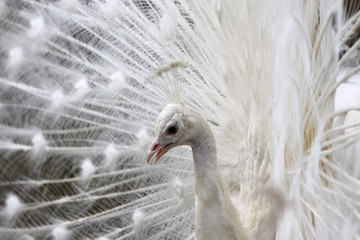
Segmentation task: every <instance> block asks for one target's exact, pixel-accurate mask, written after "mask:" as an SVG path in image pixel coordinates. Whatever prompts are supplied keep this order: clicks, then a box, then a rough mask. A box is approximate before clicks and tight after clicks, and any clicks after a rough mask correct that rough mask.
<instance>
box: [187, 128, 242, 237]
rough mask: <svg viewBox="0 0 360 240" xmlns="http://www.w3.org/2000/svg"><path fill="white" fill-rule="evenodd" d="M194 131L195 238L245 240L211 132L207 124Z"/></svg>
mask: <svg viewBox="0 0 360 240" xmlns="http://www.w3.org/2000/svg"><path fill="white" fill-rule="evenodd" d="M195 131H196V133H195V137H194V139H193V140H192V142H191V147H192V152H193V158H194V170H195V194H196V195H195V208H196V209H195V211H196V212H195V215H196V216H195V236H196V239H197V240H200V239H206V240H211V239H246V237H245V236H246V234H244V232H243V228H242V226H241V224H240V221H239V218H238V215H237V209H236V208H235V207H234V205H233V204H232V202H231V200H230V198H229V194H228V190H227V188H226V186H225V184H224V181H223V179H222V177H221V174H220V171H219V167H218V164H217V156H216V143H215V138H214V136H213V134H212V131H211V129H210V127H209V126H208V125H207V123H206V122H205V121H203V122H202V124H200V126H199V127H197V128H196V130H195ZM234 223H235V225H240V226H234ZM238 236H239V237H238Z"/></svg>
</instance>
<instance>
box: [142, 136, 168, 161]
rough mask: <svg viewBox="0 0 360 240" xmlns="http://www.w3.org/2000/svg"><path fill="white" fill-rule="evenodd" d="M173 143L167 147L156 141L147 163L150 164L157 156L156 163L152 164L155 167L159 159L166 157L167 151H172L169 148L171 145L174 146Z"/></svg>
mask: <svg viewBox="0 0 360 240" xmlns="http://www.w3.org/2000/svg"><path fill="white" fill-rule="evenodd" d="M172 144H173V143H169V144H166V145H160V144H159V142H158V141H156V140H155V139H154V141H153V143H152V145H151V148H150V152H149V154H148V156H147V163H149V162H150V160H151V159H152V157H153V156H154V155H155V154H156V155H155V158H154V161H153V162H152V165H155V163H157V161H159V159H160V158H161V157H162V156H164V154H165V153H167V151H169V150H170V148H171V147H169V146H170V145H172Z"/></svg>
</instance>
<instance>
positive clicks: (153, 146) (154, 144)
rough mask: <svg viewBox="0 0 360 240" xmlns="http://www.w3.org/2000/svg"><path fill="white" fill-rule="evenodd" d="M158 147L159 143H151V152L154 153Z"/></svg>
mask: <svg viewBox="0 0 360 240" xmlns="http://www.w3.org/2000/svg"><path fill="white" fill-rule="evenodd" d="M158 146H159V143H157V142H153V144H152V146H151V151H154V150H155V149H157V147H158Z"/></svg>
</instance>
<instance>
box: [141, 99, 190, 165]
mask: <svg viewBox="0 0 360 240" xmlns="http://www.w3.org/2000/svg"><path fill="white" fill-rule="evenodd" d="M186 115H187V109H186V108H185V107H184V105H183V104H168V105H167V106H166V107H165V108H164V109H163V111H162V112H161V113H160V115H159V118H158V120H157V125H156V133H155V134H156V135H155V138H154V141H153V143H152V146H151V149H150V152H149V154H148V157H147V162H148V163H149V162H150V160H151V159H152V158H153V156H154V155H155V157H154V161H153V163H152V164H153V165H154V164H155V163H156V162H157V161H158V160H159V159H160V158H161V157H162V156H163V155H164V154H165V153H167V152H168V151H169V150H170V149H172V148H174V147H177V146H181V145H185V144H187V142H188V139H189V136H188V131H185V126H186V125H187V124H186Z"/></svg>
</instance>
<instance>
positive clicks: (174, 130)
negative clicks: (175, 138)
mask: <svg viewBox="0 0 360 240" xmlns="http://www.w3.org/2000/svg"><path fill="white" fill-rule="evenodd" d="M177 131H178V128H177V126H176V125H173V126H171V127H169V128H168V129H167V131H166V133H167V134H168V135H174V134H176V133H177Z"/></svg>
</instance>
